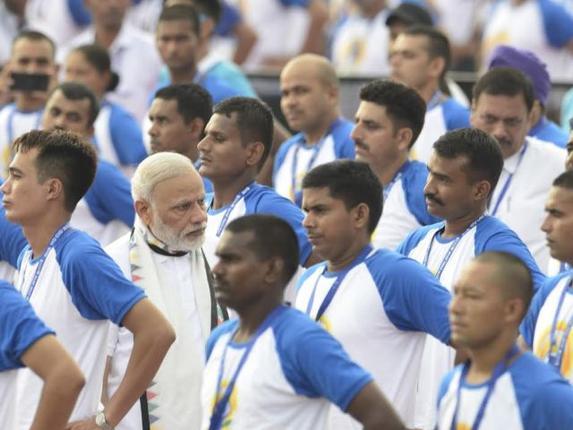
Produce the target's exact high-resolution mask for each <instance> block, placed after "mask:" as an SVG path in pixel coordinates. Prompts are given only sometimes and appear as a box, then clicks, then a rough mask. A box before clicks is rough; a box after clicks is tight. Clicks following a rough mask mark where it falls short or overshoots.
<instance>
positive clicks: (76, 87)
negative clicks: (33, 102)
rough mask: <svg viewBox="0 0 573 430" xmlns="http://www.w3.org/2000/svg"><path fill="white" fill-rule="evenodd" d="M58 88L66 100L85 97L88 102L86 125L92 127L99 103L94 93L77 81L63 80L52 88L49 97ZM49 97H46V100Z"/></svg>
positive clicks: (76, 99)
mask: <svg viewBox="0 0 573 430" xmlns="http://www.w3.org/2000/svg"><path fill="white" fill-rule="evenodd" d="M58 90H60V91H61V92H62V94H63V95H64V97H65V98H67V99H68V100H74V101H78V100H84V99H87V101H88V102H89V116H88V126H89V127H93V125H94V123H95V120H96V119H97V116H98V114H99V103H98V101H97V97H96V96H95V94H94V93H93V92H92V91H91V90H90V89H89V88H88V87H86V86H85V85H84V84H80V83H79V82H63V83H61V84H59V85H58V86H57V87H56V88H54V89H53V90H52V92H51V93H50V97H52V95H53V94H54V93H55V92H56V91H58ZM50 97H48V100H49V99H50Z"/></svg>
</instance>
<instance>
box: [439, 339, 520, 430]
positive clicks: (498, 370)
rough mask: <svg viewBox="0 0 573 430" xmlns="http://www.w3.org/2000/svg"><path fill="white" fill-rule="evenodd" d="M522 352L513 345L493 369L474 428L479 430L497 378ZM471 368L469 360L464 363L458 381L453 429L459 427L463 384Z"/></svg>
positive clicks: (473, 429)
mask: <svg viewBox="0 0 573 430" xmlns="http://www.w3.org/2000/svg"><path fill="white" fill-rule="evenodd" d="M519 353H520V351H519V348H518V347H517V345H513V346H512V347H511V349H510V350H509V351H508V353H507V354H505V357H504V358H503V360H501V361H500V362H499V363H497V365H496V366H495V369H493V373H492V375H491V378H490V380H489V382H488V384H487V391H486V393H485V396H484V397H483V400H482V402H481V405H480V407H479V409H478V413H477V415H476V418H475V420H474V423H473V425H472V430H478V429H479V426H480V424H481V422H482V420H483V416H484V414H485V408H486V407H487V404H488V402H489V400H490V398H491V395H492V393H493V389H494V388H495V383H496V382H497V380H498V379H499V377H500V376H501V375H503V373H504V372H505V371H506V370H507V368H508V365H509V362H510V361H511V360H512V359H513V358H514V357H515V356H517V355H518V354H519ZM469 370H470V364H469V362H467V363H465V364H464V367H463V368H462V374H461V376H460V381H459V383H458V389H457V399H456V409H455V410H454V417H453V419H452V425H451V427H450V428H451V430H456V429H457V425H458V414H459V412H460V403H461V400H462V397H461V396H462V385H463V383H464V381H465V379H466V377H467V375H468V372H469Z"/></svg>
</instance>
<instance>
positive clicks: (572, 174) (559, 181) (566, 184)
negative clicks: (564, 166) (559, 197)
mask: <svg viewBox="0 0 573 430" xmlns="http://www.w3.org/2000/svg"><path fill="white" fill-rule="evenodd" d="M553 186H554V187H559V188H566V189H568V190H571V191H573V171H572V170H566V171H565V172H563V173H561V174H560V175H559V176H557V178H555V180H554V181H553Z"/></svg>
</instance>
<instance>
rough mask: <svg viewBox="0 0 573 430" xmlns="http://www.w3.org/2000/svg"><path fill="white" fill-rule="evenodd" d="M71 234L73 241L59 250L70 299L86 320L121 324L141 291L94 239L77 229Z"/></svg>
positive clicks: (141, 297)
mask: <svg viewBox="0 0 573 430" xmlns="http://www.w3.org/2000/svg"><path fill="white" fill-rule="evenodd" d="M73 233H75V237H74V240H73V242H71V243H69V244H68V243H66V245H67V246H65V247H64V248H62V250H61V252H58V262H59V264H60V268H61V270H62V278H63V281H64V285H65V286H66V288H67V290H68V291H69V293H70V295H71V297H72V302H73V303H74V305H75V306H76V308H77V309H78V311H79V312H80V314H81V315H82V316H83V317H84V318H86V319H89V320H102V319H108V320H111V321H112V322H113V323H115V324H117V325H121V322H122V321H123V318H124V317H125V315H126V314H127V313H128V312H129V311H130V310H131V308H132V307H133V306H134V305H135V304H136V303H137V302H139V301H140V300H141V299H143V298H145V294H144V292H143V290H142V289H141V288H138V287H136V286H135V285H134V284H133V283H132V282H131V281H129V280H127V279H126V277H125V276H124V275H123V273H122V271H121V269H120V268H119V267H118V266H117V264H116V263H115V262H114V261H113V260H112V259H111V257H110V256H108V255H107V254H106V253H105V252H104V250H103V249H101V247H100V246H99V244H98V243H97V242H96V241H95V239H92V238H91V237H89V236H87V235H86V234H84V233H81V232H79V231H75V232H73ZM78 234H81V237H79V235H78Z"/></svg>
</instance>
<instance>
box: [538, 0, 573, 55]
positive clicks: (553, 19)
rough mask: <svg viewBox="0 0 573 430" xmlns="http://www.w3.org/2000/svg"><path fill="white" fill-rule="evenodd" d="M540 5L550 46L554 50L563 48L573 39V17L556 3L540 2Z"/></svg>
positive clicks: (548, 0)
mask: <svg viewBox="0 0 573 430" xmlns="http://www.w3.org/2000/svg"><path fill="white" fill-rule="evenodd" d="M538 4H539V7H540V8H541V15H542V18H543V28H544V29H545V36H546V37H547V40H548V41H549V44H550V45H551V46H553V47H554V48H563V47H564V46H565V45H566V44H567V43H569V41H570V40H571V39H573V17H572V16H571V15H570V14H569V12H568V11H567V10H566V9H565V8H564V7H563V6H561V5H559V4H557V3H556V2H554V1H551V0H539V1H538Z"/></svg>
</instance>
